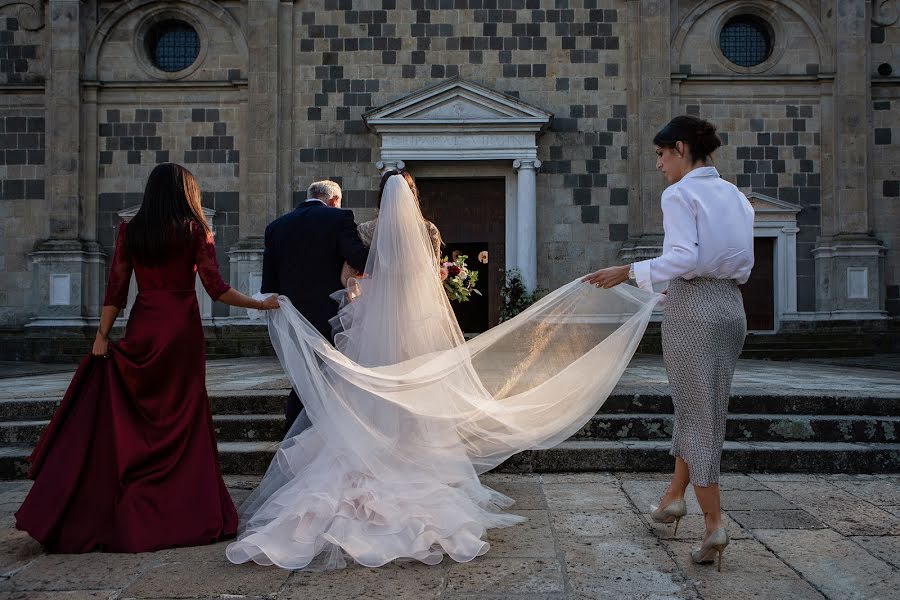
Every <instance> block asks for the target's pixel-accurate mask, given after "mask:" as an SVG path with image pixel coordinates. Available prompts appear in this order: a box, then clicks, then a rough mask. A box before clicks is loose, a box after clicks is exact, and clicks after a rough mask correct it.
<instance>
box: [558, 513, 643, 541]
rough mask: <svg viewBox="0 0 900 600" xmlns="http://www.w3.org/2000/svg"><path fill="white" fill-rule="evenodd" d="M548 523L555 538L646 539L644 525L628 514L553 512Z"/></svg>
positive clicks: (634, 516)
mask: <svg viewBox="0 0 900 600" xmlns="http://www.w3.org/2000/svg"><path fill="white" fill-rule="evenodd" d="M550 523H551V524H552V525H553V531H554V533H555V534H556V535H557V536H567V537H602V536H608V537H626V538H633V537H647V536H649V535H650V533H649V531H648V529H647V527H646V525H644V523H642V522H641V520H640V519H639V518H638V516H637V515H636V514H634V513H630V512H627V513H625V512H615V513H610V512H604V513H599V514H598V513H595V512H589V511H570V510H566V511H555V512H552V513H550Z"/></svg>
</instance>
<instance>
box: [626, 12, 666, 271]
mask: <svg viewBox="0 0 900 600" xmlns="http://www.w3.org/2000/svg"><path fill="white" fill-rule="evenodd" d="M627 10H628V25H629V28H630V30H631V31H632V33H633V35H629V36H628V37H627V40H628V41H627V42H626V43H627V44H629V45H630V46H631V47H630V48H629V51H628V63H627V69H628V89H629V92H628V123H629V128H628V159H629V160H628V167H627V168H628V171H629V172H628V175H629V177H628V179H629V181H630V182H631V190H630V193H629V197H630V198H633V199H634V201H633V202H631V203H630V204H629V207H628V240H627V241H626V242H625V243H624V244H623V245H622V249H621V250H620V251H619V256H620V258H622V259H623V260H624V261H626V262H634V261H638V260H644V259H646V258H653V257H655V256H658V255H659V254H660V253H661V252H662V210H661V209H660V204H659V199H660V195H661V194H662V191H663V190H664V189H665V187H666V183H665V180H664V179H663V178H662V176H661V175H660V174H659V172H658V171H657V170H656V155H655V154H654V153H653V136H654V135H656V132H657V131H659V130H660V129H661V128H662V127H663V126H664V125H665V124H666V123H668V122H669V120H670V119H671V117H672V104H673V102H672V91H671V88H672V86H671V70H672V69H671V65H670V64H669V60H668V56H669V53H670V52H669V51H670V48H669V46H670V43H669V40H670V39H671V38H672V31H671V27H672V25H671V21H670V7H669V0H632V1H630V2H628V9H627ZM632 124H635V125H636V126H633V125H632Z"/></svg>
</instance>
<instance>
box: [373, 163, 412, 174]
mask: <svg viewBox="0 0 900 600" xmlns="http://www.w3.org/2000/svg"><path fill="white" fill-rule="evenodd" d="M375 168H376V169H378V170H379V171H381V172H382V173H387V172H388V171H402V170H403V169H404V168H406V163H405V162H403V161H402V160H379V161H378V162H377V163H375Z"/></svg>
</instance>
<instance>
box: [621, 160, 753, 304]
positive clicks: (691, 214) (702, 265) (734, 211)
mask: <svg viewBox="0 0 900 600" xmlns="http://www.w3.org/2000/svg"><path fill="white" fill-rule="evenodd" d="M662 211H663V230H664V231H665V239H664V240H663V253H662V255H661V256H659V257H657V258H653V259H650V260H644V261H641V262H637V263H634V276H635V279H636V280H637V284H638V285H639V286H640V287H642V288H644V289H647V290H653V284H655V283H660V282H664V281H670V280H672V279H676V278H678V277H682V278H684V279H693V278H694V277H711V278H715V279H736V280H737V282H738V283H745V282H746V281H747V279H748V278H749V277H750V270H751V269H752V268H753V207H752V206H751V205H750V202H749V201H748V200H747V197H746V196H744V194H742V193H741V191H740V190H738V189H737V188H736V187H735V186H734V185H732V184H731V183H729V182H727V181H725V180H724V179H722V178H720V177H719V172H718V171H717V170H716V168H715V167H699V168H696V169H694V170H692V171H689V172H688V173H687V174H686V175H685V176H684V177H683V178H682V179H681V181H679V182H678V183H675V184H672V185H671V186H669V187H668V188H666V190H665V191H664V192H663V194H662Z"/></svg>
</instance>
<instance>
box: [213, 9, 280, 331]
mask: <svg viewBox="0 0 900 600" xmlns="http://www.w3.org/2000/svg"><path fill="white" fill-rule="evenodd" d="M282 18H292V14H291V12H290V11H282V10H281V2H279V0H250V1H249V2H248V3H247V32H248V36H247V37H248V48H249V63H250V65H249V82H248V83H249V85H248V91H247V96H248V98H247V113H246V115H247V123H246V127H247V130H246V131H247V135H246V140H247V142H246V143H247V149H246V151H245V152H244V153H243V155H244V156H246V160H245V161H244V164H242V165H241V169H242V177H246V179H247V186H246V187H245V188H244V189H243V191H244V192H245V193H244V194H243V197H242V198H241V202H240V207H241V224H240V236H241V237H240V241H239V242H238V243H237V245H235V246H234V247H233V248H232V249H231V250H230V251H229V253H228V254H229V258H230V264H231V277H230V279H231V282H230V283H231V285H232V286H234V287H235V288H237V289H238V290H240V291H242V292H244V293H248V294H255V293H256V292H258V291H259V283H260V281H261V278H262V251H263V234H264V233H265V228H266V225H267V224H268V223H269V222H270V221H272V220H273V219H274V218H275V217H276V216H278V213H279V212H280V207H281V206H282V205H283V204H284V203H285V201H284V199H283V198H282V196H285V195H287V196H288V197H289V195H290V194H289V189H288V190H285V189H284V186H283V185H280V182H281V183H283V182H282V177H280V170H283V169H284V168H285V166H284V165H281V164H280V163H279V148H281V147H282V145H283V144H282V141H283V140H282V138H283V136H285V135H288V136H289V135H290V133H289V132H290V129H291V128H283V127H280V126H279V123H280V122H281V121H282V118H283V115H281V113H280V112H279V105H280V104H281V99H282V97H283V95H284V94H283V93H281V91H282V90H281V87H280V85H281V84H280V81H279V79H280V78H279V40H280V39H281V38H282V34H283V31H282V29H283V28H282V27H281V26H280V24H279V21H280V20H282ZM288 167H289V165H288ZM288 177H289V176H288ZM288 181H289V179H288ZM287 202H288V203H289V200H288V201H287ZM244 313H245V311H243V310H242V309H235V308H232V309H231V314H232V315H234V316H243V315H244Z"/></svg>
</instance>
